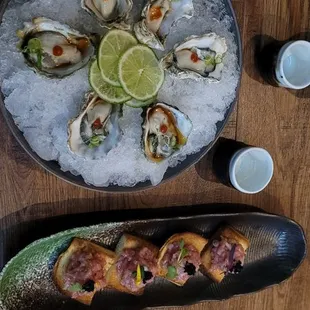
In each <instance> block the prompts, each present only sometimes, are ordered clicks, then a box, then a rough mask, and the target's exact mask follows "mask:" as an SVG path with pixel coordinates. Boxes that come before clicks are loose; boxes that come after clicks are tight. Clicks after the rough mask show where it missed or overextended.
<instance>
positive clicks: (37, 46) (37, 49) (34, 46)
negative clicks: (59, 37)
mask: <svg viewBox="0 0 310 310" xmlns="http://www.w3.org/2000/svg"><path fill="white" fill-rule="evenodd" d="M23 53H27V54H36V55H37V66H38V68H42V55H43V49H42V44H41V41H40V40H39V39H37V38H33V39H30V40H29V41H28V44H27V46H25V48H24V49H23Z"/></svg>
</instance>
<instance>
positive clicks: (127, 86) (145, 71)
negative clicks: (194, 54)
mask: <svg viewBox="0 0 310 310" xmlns="http://www.w3.org/2000/svg"><path fill="white" fill-rule="evenodd" d="M118 72H119V80H120V82H121V85H122V86H123V88H124V90H125V92H126V93H127V94H129V95H130V96H132V97H133V98H135V99H137V100H140V101H146V100H148V99H151V98H152V97H155V95H156V94H157V93H158V91H159V89H160V87H161V85H162V84H163V82H164V77H165V75H164V71H163V69H162V67H161V66H160V64H159V62H158V59H157V58H156V56H155V54H154V52H153V51H152V50H151V49H150V48H148V47H146V46H144V45H136V46H134V47H131V48H130V49H129V50H127V51H126V52H125V53H124V55H123V56H122V57H121V59H120V61H119V71H118Z"/></svg>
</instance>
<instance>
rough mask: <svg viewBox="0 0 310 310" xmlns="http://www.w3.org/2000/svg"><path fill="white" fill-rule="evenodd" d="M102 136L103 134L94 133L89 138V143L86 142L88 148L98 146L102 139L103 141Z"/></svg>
mask: <svg viewBox="0 0 310 310" xmlns="http://www.w3.org/2000/svg"><path fill="white" fill-rule="evenodd" d="M103 137H104V136H101V135H94V136H92V137H91V138H90V140H89V144H88V147H89V148H91V149H92V148H94V147H98V146H99V145H100V144H101V143H102V141H103Z"/></svg>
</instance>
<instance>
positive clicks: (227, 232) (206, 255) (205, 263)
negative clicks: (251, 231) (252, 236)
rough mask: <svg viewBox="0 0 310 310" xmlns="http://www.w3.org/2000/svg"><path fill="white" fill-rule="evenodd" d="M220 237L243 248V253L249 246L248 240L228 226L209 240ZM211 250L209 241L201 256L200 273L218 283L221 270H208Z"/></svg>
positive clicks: (222, 274) (221, 273)
mask: <svg viewBox="0 0 310 310" xmlns="http://www.w3.org/2000/svg"><path fill="white" fill-rule="evenodd" d="M221 236H222V237H224V238H226V239H230V240H234V242H236V243H238V244H240V245H241V246H242V247H243V249H244V251H246V250H247V249H248V247H249V245H250V242H249V240H248V239H247V238H246V237H245V236H243V235H242V234H241V233H240V232H238V231H236V230H235V229H233V228H232V227H230V226H226V227H224V228H222V229H220V230H219V231H217V232H216V233H215V235H214V236H213V237H212V238H211V239H210V240H213V239H217V238H220V237H221ZM211 249H212V242H211V241H210V243H209V245H208V246H207V247H206V249H205V250H204V251H203V252H202V254H201V272H202V273H203V274H205V275H207V276H209V277H210V278H211V279H212V280H213V281H215V282H217V283H220V282H221V281H222V280H223V279H224V277H225V273H224V272H223V271H221V270H210V268H211V265H212V258H211Z"/></svg>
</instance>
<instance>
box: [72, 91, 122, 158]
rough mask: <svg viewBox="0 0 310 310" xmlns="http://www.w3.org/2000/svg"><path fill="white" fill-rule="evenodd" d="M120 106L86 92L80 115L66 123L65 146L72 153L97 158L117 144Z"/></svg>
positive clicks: (119, 136)
mask: <svg viewBox="0 0 310 310" xmlns="http://www.w3.org/2000/svg"><path fill="white" fill-rule="evenodd" d="M120 114H121V108H120V105H112V104H110V103H107V102H104V101H103V100H102V99H101V98H100V97H99V96H98V95H97V94H95V93H93V92H92V93H88V94H87V95H86V103H85V106H84V107H83V109H82V112H81V114H80V115H79V116H78V117H77V118H75V119H73V120H71V121H70V122H69V126H68V131H69V139H68V144H69V147H70V149H71V151H72V152H73V153H75V154H78V155H81V156H84V157H90V158H98V157H101V156H102V154H107V153H108V152H109V151H110V150H111V149H112V148H114V147H115V146H116V145H117V143H118V142H119V140H120V138H121V135H122V132H121V129H120V127H119V123H118V121H119V117H120Z"/></svg>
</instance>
